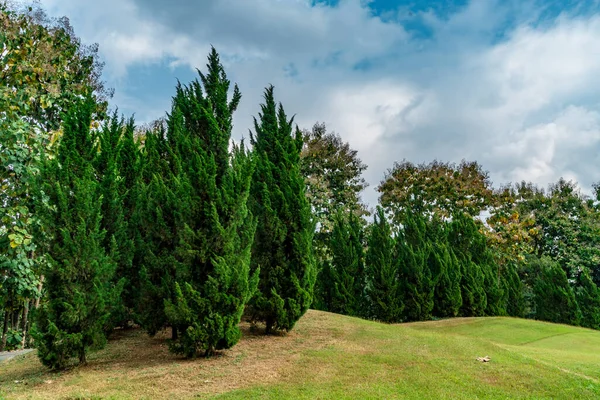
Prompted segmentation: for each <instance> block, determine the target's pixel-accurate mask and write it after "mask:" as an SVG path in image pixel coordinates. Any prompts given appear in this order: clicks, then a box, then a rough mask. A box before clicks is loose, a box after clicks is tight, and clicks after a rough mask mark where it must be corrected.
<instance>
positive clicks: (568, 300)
mask: <svg viewBox="0 0 600 400" xmlns="http://www.w3.org/2000/svg"><path fill="white" fill-rule="evenodd" d="M533 263H534V268H535V269H536V270H537V271H538V274H537V277H536V280H535V284H534V286H533V293H534V296H535V297H534V299H535V318H536V319H539V320H542V321H548V322H555V323H562V324H570V325H579V322H580V321H581V311H580V309H579V306H578V305H577V300H576V299H575V294H574V293H573V290H572V289H571V286H570V285H569V281H568V279H567V274H566V273H565V271H564V270H563V269H562V268H561V267H560V265H559V264H558V263H557V262H555V261H553V260H551V259H549V258H547V257H543V258H541V259H535V260H534V261H533Z"/></svg>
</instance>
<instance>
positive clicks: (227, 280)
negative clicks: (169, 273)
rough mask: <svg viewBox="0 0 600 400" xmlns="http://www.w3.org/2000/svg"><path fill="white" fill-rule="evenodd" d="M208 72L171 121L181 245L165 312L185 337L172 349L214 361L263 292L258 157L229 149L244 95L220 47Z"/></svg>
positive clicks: (189, 89) (182, 92)
mask: <svg viewBox="0 0 600 400" xmlns="http://www.w3.org/2000/svg"><path fill="white" fill-rule="evenodd" d="M207 67H208V73H207V74H203V73H201V72H199V75H200V80H197V79H196V80H195V81H193V82H192V83H191V84H190V85H188V86H181V85H178V87H177V93H176V95H175V97H174V99H173V109H172V112H171V114H170V115H169V116H168V118H167V126H168V131H167V138H168V141H169V149H170V151H171V160H170V161H171V165H170V167H171V169H172V181H171V188H172V193H173V194H174V195H175V196H176V197H175V199H176V201H177V202H178V203H179V205H178V206H177V207H176V213H175V227H176V233H177V236H176V237H177V241H178V244H177V246H176V250H175V257H176V258H177V260H178V266H177V268H175V271H174V272H175V279H176V281H175V296H174V299H173V298H171V297H165V301H164V304H165V307H164V310H165V315H166V317H167V319H168V321H169V323H170V324H171V326H172V327H173V328H174V330H175V331H176V332H177V338H176V340H174V341H173V342H172V345H171V350H172V351H174V352H176V353H181V354H184V355H185V356H187V357H194V356H195V355H196V354H197V353H198V352H199V351H201V350H202V351H203V352H204V355H206V356H210V355H212V354H214V352H215V351H216V350H220V349H227V348H230V347H231V346H233V345H235V344H236V343H237V342H238V340H239V338H240V336H241V332H240V330H239V328H238V324H239V322H240V319H241V317H242V313H243V311H244V308H245V306H246V303H247V302H248V301H249V299H250V297H251V296H252V295H253V293H254V292H255V290H256V286H257V283H258V271H257V272H256V273H255V274H250V255H251V253H250V251H251V248H252V243H253V239H254V232H255V229H256V224H255V223H254V220H253V218H252V216H251V214H250V213H249V211H248V208H247V205H246V203H247V199H248V196H249V190H250V181H251V178H252V173H253V160H252V158H251V157H250V155H249V154H248V152H247V151H246V149H245V148H244V145H243V143H242V144H241V145H240V146H234V148H233V150H232V151H231V152H230V150H229V144H230V138H231V130H232V126H233V125H232V120H233V113H234V112H235V110H236V109H237V106H238V104H239V101H240V99H241V94H240V92H239V89H238V87H237V85H236V86H235V87H234V90H233V96H232V98H231V100H229V99H228V92H229V87H230V82H229V80H228V79H227V76H226V74H225V71H224V69H223V66H222V65H221V63H220V60H219V55H218V54H217V52H216V50H215V49H214V48H213V49H212V51H211V53H210V55H209V57H208V65H207Z"/></svg>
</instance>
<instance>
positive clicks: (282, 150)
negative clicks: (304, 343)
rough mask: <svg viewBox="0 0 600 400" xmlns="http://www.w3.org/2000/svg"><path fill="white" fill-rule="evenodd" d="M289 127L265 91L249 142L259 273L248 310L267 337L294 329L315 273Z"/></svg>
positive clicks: (297, 144)
mask: <svg viewBox="0 0 600 400" xmlns="http://www.w3.org/2000/svg"><path fill="white" fill-rule="evenodd" d="M292 124H293V118H292V119H290V120H288V117H287V115H286V114H285V111H284V109H283V106H281V104H280V105H279V108H278V107H277V105H276V103H275V99H274V95H273V87H272V86H271V87H268V88H267V89H266V91H265V103H264V104H263V105H261V113H260V114H259V120H256V119H255V121H254V129H255V133H254V134H253V135H252V136H251V139H252V144H253V146H254V154H255V159H256V169H255V172H254V177H253V179H252V189H251V193H252V195H251V202H250V204H251V210H252V213H253V214H254V215H255V217H256V218H257V223H258V228H257V231H256V236H255V240H254V246H253V248H252V268H253V270H254V271H257V270H259V269H260V282H259V292H258V293H257V295H256V297H255V298H254V300H253V301H252V304H251V305H252V307H251V309H252V314H253V317H254V319H256V320H261V321H264V322H265V323H266V331H267V333H270V332H271V331H272V330H284V331H289V330H291V329H292V328H293V327H294V324H295V323H296V321H298V319H299V318H300V317H301V316H302V315H303V314H304V313H305V312H306V310H307V309H308V307H309V306H310V305H311V304H312V302H313V289H314V284H315V279H316V272H317V271H316V263H315V260H314V255H313V246H312V240H313V232H314V223H313V220H312V213H311V209H310V204H309V202H308V200H307V198H306V193H305V183H304V178H303V176H302V175H301V173H300V151H301V149H302V135H301V133H300V132H299V131H298V130H297V129H296V132H295V135H294V134H293V128H292Z"/></svg>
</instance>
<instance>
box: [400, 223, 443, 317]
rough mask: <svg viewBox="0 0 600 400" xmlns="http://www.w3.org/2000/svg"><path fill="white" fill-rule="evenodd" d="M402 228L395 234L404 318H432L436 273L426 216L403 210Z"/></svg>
mask: <svg viewBox="0 0 600 400" xmlns="http://www.w3.org/2000/svg"><path fill="white" fill-rule="evenodd" d="M403 225H404V226H403V229H402V231H401V232H400V233H399V235H398V237H397V242H396V243H397V248H398V250H397V252H398V253H397V254H398V261H397V262H398V263H399V270H400V276H401V279H402V283H403V296H404V298H403V301H404V307H405V308H404V319H405V320H407V321H423V320H428V319H430V318H431V312H432V311H433V297H434V289H435V282H436V277H435V276H434V275H433V271H432V270H431V269H430V264H429V262H428V261H429V257H430V255H431V253H432V251H433V245H432V242H431V241H430V240H428V239H427V220H426V218H425V216H423V215H421V214H413V213H411V212H406V216H405V218H404V219H403Z"/></svg>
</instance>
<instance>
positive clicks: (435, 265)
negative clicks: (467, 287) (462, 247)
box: [430, 241, 462, 318]
mask: <svg viewBox="0 0 600 400" xmlns="http://www.w3.org/2000/svg"><path fill="white" fill-rule="evenodd" d="M430 268H431V269H432V271H434V275H435V276H437V282H436V285H435V290H434V300H433V315H434V316H436V317H440V318H448V317H456V316H457V315H458V312H459V310H460V306H461V305H462V296H461V293H460V292H461V291H460V281H461V274H460V264H459V262H458V259H457V258H456V256H455V255H454V253H453V252H452V250H451V249H450V248H449V245H448V243H447V241H443V242H438V243H436V244H435V245H434V248H433V251H432V252H431V255H430Z"/></svg>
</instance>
